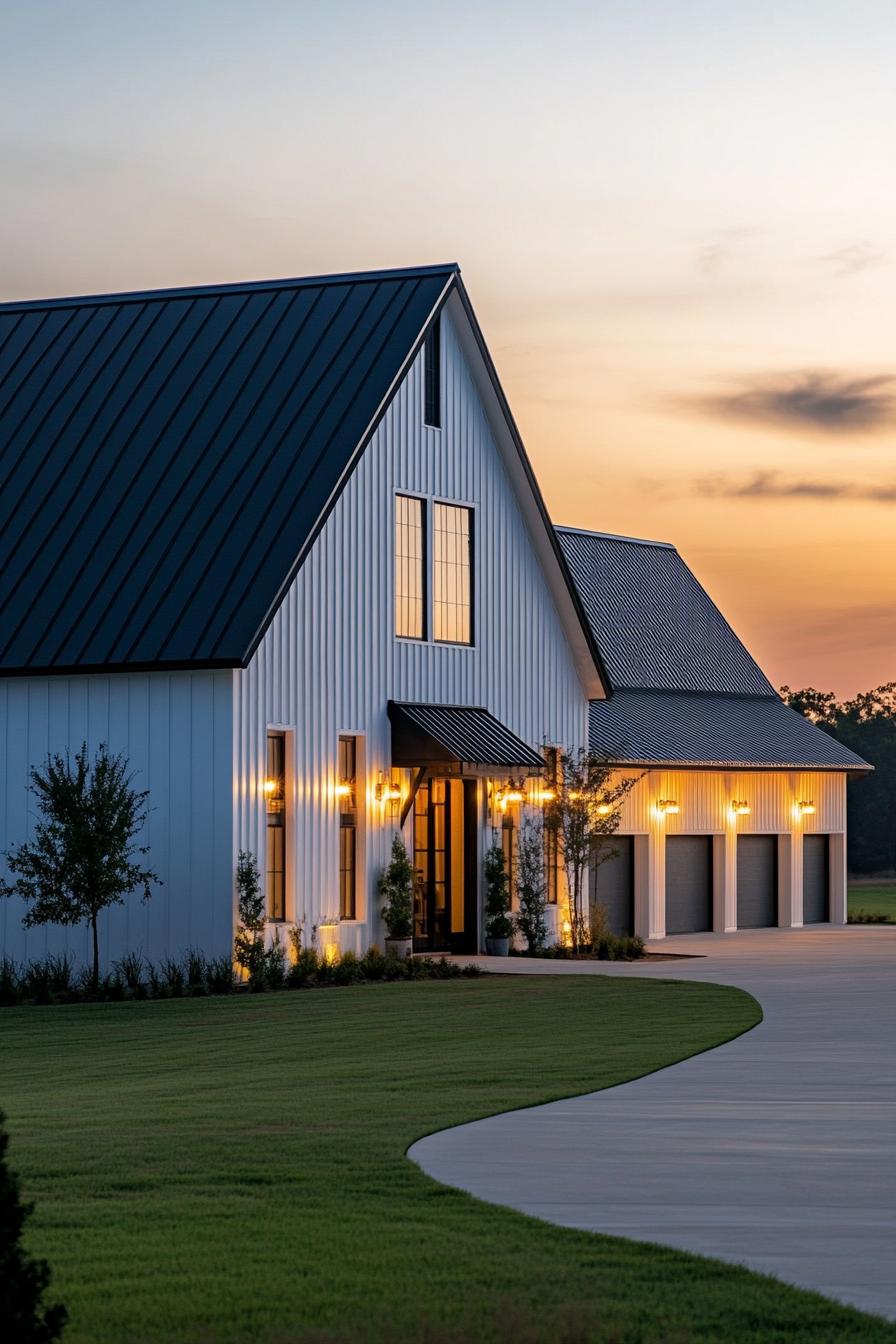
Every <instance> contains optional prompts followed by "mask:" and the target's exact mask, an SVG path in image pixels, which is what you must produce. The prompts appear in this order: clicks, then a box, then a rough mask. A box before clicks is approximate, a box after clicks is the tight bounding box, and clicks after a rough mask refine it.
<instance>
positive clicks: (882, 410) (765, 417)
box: [677, 369, 896, 434]
mask: <svg viewBox="0 0 896 1344" xmlns="http://www.w3.org/2000/svg"><path fill="white" fill-rule="evenodd" d="M677 405H678V406H679V408H682V407H683V408H685V409H689V410H692V411H694V410H696V411H701V412H702V413H703V414H704V415H711V416H715V417H717V418H720V419H724V420H740V421H747V422H750V423H754V424H755V423H757V422H758V423H762V424H779V425H784V426H787V427H790V428H793V429H801V430H804V429H816V430H822V431H824V432H827V433H832V434H842V433H850V434H854V433H856V432H868V431H870V430H875V429H880V428H882V427H883V426H884V425H888V424H892V423H893V422H896V376H894V375H893V374H871V375H868V376H866V377H859V378H857V377H853V376H849V375H845V374H838V373H832V372H825V371H823V370H811V369H807V370H804V371H800V372H796V373H792V374H788V375H785V376H783V377H782V376H780V375H777V374H768V375H760V376H759V377H757V378H755V379H753V380H752V381H750V382H746V383H743V384H741V386H739V387H735V388H732V389H731V390H730V391H727V392H718V393H709V394H708V395H701V396H695V397H686V398H679V399H678V400H677Z"/></svg>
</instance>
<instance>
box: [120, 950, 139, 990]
mask: <svg viewBox="0 0 896 1344" xmlns="http://www.w3.org/2000/svg"><path fill="white" fill-rule="evenodd" d="M115 969H116V971H118V973H119V975H120V976H121V978H122V980H124V982H125V984H126V985H127V987H128V989H136V988H137V987H138V985H141V984H142V983H143V980H144V977H145V974H146V963H145V962H144V960H143V957H142V956H141V955H140V953H139V952H126V953H125V955H124V956H123V957H122V958H121V960H120V961H116V963H115Z"/></svg>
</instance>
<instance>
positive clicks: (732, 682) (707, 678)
mask: <svg viewBox="0 0 896 1344" xmlns="http://www.w3.org/2000/svg"><path fill="white" fill-rule="evenodd" d="M557 535H558V537H559V538H560V545H561V547H562V549H563V554H564V555H565V557H566V562H567V564H568V566H569V568H570V571H571V572H572V575H573V579H574V580H575V584H576V587H577V588H578V590H579V594H580V596H581V598H582V603H583V605H584V607H585V610H586V612H587V614H588V620H589V621H590V623H591V628H592V630H593V632H594V636H595V638H596V640H597V644H598V648H599V649H600V652H601V656H602V657H603V660H604V666H605V667H606V669H607V673H608V676H609V678H610V684H611V685H612V687H613V689H614V690H620V689H628V690H654V691H656V690H662V691H695V692H697V691H704V692H718V693H721V694H724V695H774V694H775V688H774V687H773V686H772V684H771V682H770V681H769V680H768V678H767V677H766V675H765V674H764V672H763V671H762V669H761V668H760V667H759V665H758V664H757V663H756V662H755V660H754V659H753V658H752V657H751V656H750V654H749V653H748V652H747V650H746V649H745V648H744V646H743V644H742V643H741V642H740V640H739V639H738V637H737V635H736V634H735V633H734V631H733V630H732V629H731V626H730V625H729V624H728V622H727V621H726V620H725V618H724V616H723V615H722V613H721V612H720V611H719V609H718V607H717V606H716V604H715V603H714V602H713V600H712V598H711V597H710V596H709V594H708V593H707V592H706V590H705V589H704V588H703V587H702V586H701V584H700V583H699V582H698V581H697V579H696V578H695V577H694V575H693V574H692V573H691V571H690V569H688V567H687V565H686V564H685V563H684V561H683V560H682V558H681V556H680V555H679V554H678V551H677V550H676V549H675V547H674V546H671V545H669V544H668V543H667V542H661V541H640V540H638V539H637V538H634V537H617V536H610V535H608V534H607V533H604V532H584V531H580V530H578V529H576V528H569V527H558V528H557Z"/></svg>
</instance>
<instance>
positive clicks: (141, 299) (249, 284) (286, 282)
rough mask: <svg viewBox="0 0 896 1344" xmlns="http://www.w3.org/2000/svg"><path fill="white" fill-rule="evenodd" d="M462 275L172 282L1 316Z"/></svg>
mask: <svg viewBox="0 0 896 1344" xmlns="http://www.w3.org/2000/svg"><path fill="white" fill-rule="evenodd" d="M451 274H455V275H459V274H460V265H459V264H458V262H456V261H446V262H441V263H437V264H435V265H432V266H395V267H386V268H385V269H383V270H379V271H377V270H371V271H338V272H334V273H333V274H331V275H326V274H325V275H298V276H283V277H282V278H280V279H274V280H228V281H224V282H223V283H221V284H209V285H171V286H162V287H161V288H156V289H129V290H122V291H120V292H116V291H112V292H110V293H104V294H64V295H61V296H58V297H55V298H54V297H47V298H41V299H7V300H2V301H0V316H2V315H3V314H4V313H17V312H42V311H45V310H46V309H52V308H69V307H71V308H77V307H87V306H94V307H99V306H100V305H101V304H106V303H117V304H124V303H146V302H147V301H148V300H152V299H168V300H170V299H178V298H184V299H196V298H216V297H219V296H221V295H225V294H247V293H251V294H263V293H267V292H269V291H270V290H276V289H303V288H305V287H306V286H308V287H310V286H313V285H348V284H363V283H365V282H368V281H381V280H412V279H416V278H423V277H425V276H430V275H451Z"/></svg>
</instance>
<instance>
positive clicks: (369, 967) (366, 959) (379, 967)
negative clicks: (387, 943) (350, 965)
mask: <svg viewBox="0 0 896 1344" xmlns="http://www.w3.org/2000/svg"><path fill="white" fill-rule="evenodd" d="M392 960H393V961H394V960H395V958H394V957H393V958H392ZM358 966H359V969H360V971H361V978H362V979H364V980H382V979H383V977H384V976H385V974H386V958H385V957H384V956H383V954H382V952H381V951H380V950H379V948H378V947H376V946H374V947H369V948H368V949H367V951H366V952H365V953H364V955H363V957H362V958H361V960H360V962H359V963H358Z"/></svg>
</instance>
